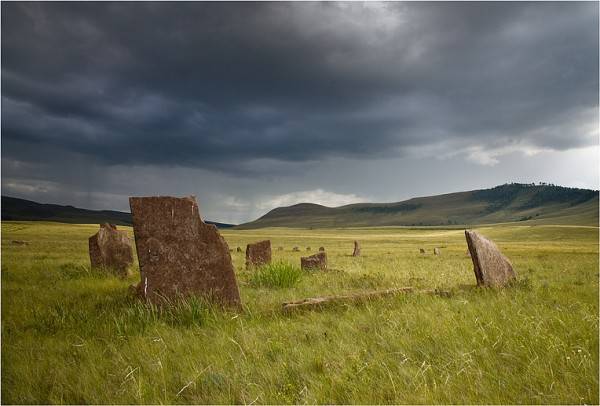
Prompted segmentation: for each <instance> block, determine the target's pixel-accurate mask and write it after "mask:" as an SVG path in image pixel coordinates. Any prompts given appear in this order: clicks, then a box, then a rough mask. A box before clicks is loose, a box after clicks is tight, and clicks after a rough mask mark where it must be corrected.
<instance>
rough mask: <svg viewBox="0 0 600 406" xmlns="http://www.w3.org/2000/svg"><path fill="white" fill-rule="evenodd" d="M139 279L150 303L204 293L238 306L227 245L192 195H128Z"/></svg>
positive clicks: (236, 287) (139, 292) (205, 295)
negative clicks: (201, 211)
mask: <svg viewBox="0 0 600 406" xmlns="http://www.w3.org/2000/svg"><path fill="white" fill-rule="evenodd" d="M129 206H130V207H131V216H132V219H133V232H134V234H135V243H136V246H137V253H138V259H139V262H140V273H141V277H142V278H141V279H142V280H141V282H140V284H139V285H138V286H137V288H136V289H135V290H136V292H138V294H139V295H140V296H141V297H142V298H144V299H146V300H148V301H150V302H152V303H162V302H163V301H164V300H165V299H167V300H168V299H175V298H178V297H187V296H203V297H205V298H207V299H209V300H213V301H215V302H217V303H220V304H223V305H229V306H234V307H239V306H240V305H241V300H240V294H239V290H238V285H237V282H236V278H235V273H234V270H233V265H232V263H231V255H230V254H229V247H228V246H227V243H226V242H225V240H224V239H223V237H221V235H220V234H219V231H218V230H217V227H215V226H214V225H211V224H206V223H204V222H203V221H202V219H201V218H200V212H199V210H198V205H197V204H196V198H195V197H193V196H190V197H183V198H177V197H169V196H156V197H130V198H129Z"/></svg>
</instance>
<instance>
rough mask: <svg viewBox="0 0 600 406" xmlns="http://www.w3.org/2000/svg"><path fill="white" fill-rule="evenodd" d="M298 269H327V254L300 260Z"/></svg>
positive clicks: (320, 253)
mask: <svg viewBox="0 0 600 406" xmlns="http://www.w3.org/2000/svg"><path fill="white" fill-rule="evenodd" d="M300 268H302V269H307V270H310V269H313V270H314V269H321V270H325V269H327V254H326V253H325V252H319V253H317V254H314V255H311V256H310V257H302V258H300Z"/></svg>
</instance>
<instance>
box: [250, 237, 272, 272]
mask: <svg viewBox="0 0 600 406" xmlns="http://www.w3.org/2000/svg"><path fill="white" fill-rule="evenodd" d="M269 263H271V241H270V240H264V241H259V242H255V243H253V244H248V245H247V246H246V266H248V267H250V266H261V265H266V264H269Z"/></svg>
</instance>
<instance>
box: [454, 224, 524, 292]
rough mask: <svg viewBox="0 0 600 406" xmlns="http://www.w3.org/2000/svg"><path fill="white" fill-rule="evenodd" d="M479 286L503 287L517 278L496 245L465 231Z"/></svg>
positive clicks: (474, 233) (479, 235) (477, 234)
mask: <svg viewBox="0 0 600 406" xmlns="http://www.w3.org/2000/svg"><path fill="white" fill-rule="evenodd" d="M465 237H466V239H467V245H468V247H469V251H470V252H471V259H472V260H473V271H474V272H475V278H476V279H477V285H479V286H503V285H505V284H506V283H508V282H509V281H511V280H513V279H515V278H516V277H517V275H516V273H515V271H514V270H513V267H512V264H511V263H510V261H509V260H508V258H506V257H505V256H504V255H502V253H501V252H500V250H499V249H498V247H497V246H496V244H494V243H493V242H492V241H490V240H488V239H487V238H485V237H484V236H482V235H481V234H479V233H477V232H475V231H469V230H465Z"/></svg>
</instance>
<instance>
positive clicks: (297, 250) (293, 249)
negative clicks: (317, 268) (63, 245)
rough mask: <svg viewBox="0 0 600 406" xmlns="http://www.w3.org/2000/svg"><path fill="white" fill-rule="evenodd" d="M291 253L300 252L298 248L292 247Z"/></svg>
mask: <svg viewBox="0 0 600 406" xmlns="http://www.w3.org/2000/svg"><path fill="white" fill-rule="evenodd" d="M292 251H294V252H300V248H298V247H294V248H292Z"/></svg>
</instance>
